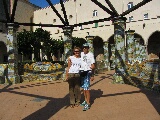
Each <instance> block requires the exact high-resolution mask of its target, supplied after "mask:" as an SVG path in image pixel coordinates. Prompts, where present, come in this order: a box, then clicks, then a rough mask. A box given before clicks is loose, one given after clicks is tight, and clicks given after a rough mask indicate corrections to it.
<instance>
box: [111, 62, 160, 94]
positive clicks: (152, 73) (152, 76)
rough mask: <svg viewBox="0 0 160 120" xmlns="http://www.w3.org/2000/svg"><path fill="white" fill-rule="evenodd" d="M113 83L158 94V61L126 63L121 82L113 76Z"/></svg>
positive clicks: (159, 81) (159, 70)
mask: <svg viewBox="0 0 160 120" xmlns="http://www.w3.org/2000/svg"><path fill="white" fill-rule="evenodd" d="M113 77H114V81H113V82H114V83H128V84H132V85H134V86H137V87H144V88H148V89H151V90H156V91H158V92H160V61H154V60H153V61H143V62H138V61H136V62H135V63H134V64H128V63H126V73H125V75H124V76H123V78H124V79H123V80H122V79H120V78H121V77H119V76H118V75H114V76H113Z"/></svg>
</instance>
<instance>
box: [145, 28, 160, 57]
mask: <svg viewBox="0 0 160 120" xmlns="http://www.w3.org/2000/svg"><path fill="white" fill-rule="evenodd" d="M147 51H148V55H149V59H160V31H155V32H154V33H152V35H151V36H150V37H149V39H148V45H147Z"/></svg>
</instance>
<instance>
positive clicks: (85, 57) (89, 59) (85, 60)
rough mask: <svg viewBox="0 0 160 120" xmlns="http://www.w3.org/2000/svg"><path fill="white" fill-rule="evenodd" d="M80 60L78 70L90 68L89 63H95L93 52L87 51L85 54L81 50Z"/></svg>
mask: <svg viewBox="0 0 160 120" xmlns="http://www.w3.org/2000/svg"><path fill="white" fill-rule="evenodd" d="M81 60H82V64H81V68H80V70H84V71H87V70H92V69H91V68H90V67H91V64H93V63H95V59H94V56H93V53H91V52H88V53H87V54H84V52H81Z"/></svg>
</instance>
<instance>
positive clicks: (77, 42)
mask: <svg viewBox="0 0 160 120" xmlns="http://www.w3.org/2000/svg"><path fill="white" fill-rule="evenodd" d="M84 43H86V40H85V39H84V38H78V37H72V49H73V48H74V47H75V46H76V47H80V48H82V45H83V44H84Z"/></svg>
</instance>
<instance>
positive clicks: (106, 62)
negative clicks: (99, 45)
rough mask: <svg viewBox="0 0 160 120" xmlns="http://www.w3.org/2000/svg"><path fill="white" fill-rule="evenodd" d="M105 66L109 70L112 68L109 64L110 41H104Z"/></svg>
mask: <svg viewBox="0 0 160 120" xmlns="http://www.w3.org/2000/svg"><path fill="white" fill-rule="evenodd" d="M103 48H104V65H105V66H104V68H105V69H107V70H110V66H109V50H108V41H105V42H104V46H103Z"/></svg>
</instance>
